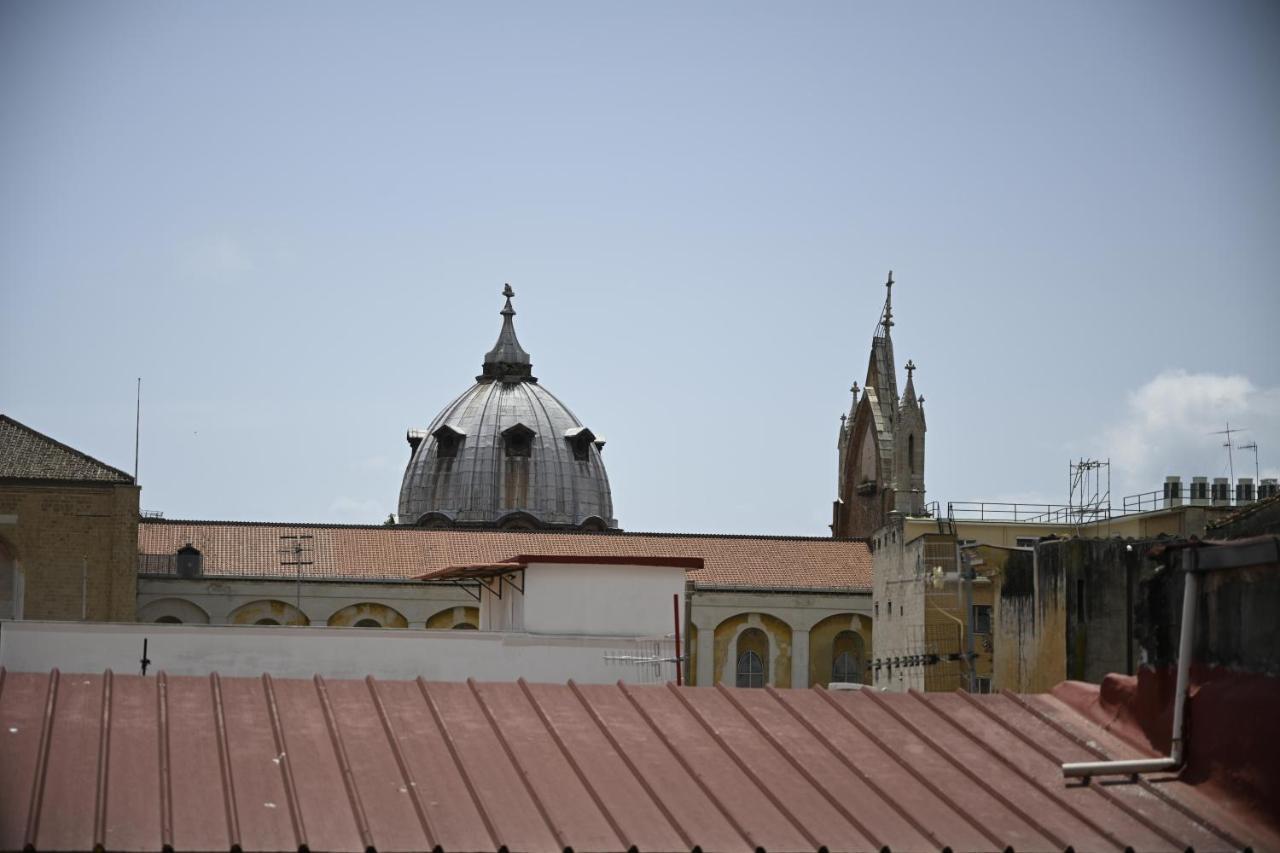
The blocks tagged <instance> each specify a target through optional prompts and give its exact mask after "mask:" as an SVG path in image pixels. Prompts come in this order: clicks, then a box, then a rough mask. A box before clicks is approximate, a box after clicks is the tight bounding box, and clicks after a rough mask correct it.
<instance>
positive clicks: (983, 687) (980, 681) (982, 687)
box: [974, 676, 991, 693]
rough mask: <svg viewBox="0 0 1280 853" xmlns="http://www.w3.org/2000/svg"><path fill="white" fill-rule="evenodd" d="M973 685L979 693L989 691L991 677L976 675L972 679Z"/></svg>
mask: <svg viewBox="0 0 1280 853" xmlns="http://www.w3.org/2000/svg"><path fill="white" fill-rule="evenodd" d="M974 687H975V689H976V690H977V692H979V693H990V692H991V679H990V678H983V677H982V676H978V677H977V678H975V679H974Z"/></svg>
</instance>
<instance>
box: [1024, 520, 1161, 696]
mask: <svg viewBox="0 0 1280 853" xmlns="http://www.w3.org/2000/svg"><path fill="white" fill-rule="evenodd" d="M1149 548H1150V543H1149V542H1131V541H1127V540H1121V539H1068V540H1065V541H1057V542H1044V543H1041V544H1040V545H1037V546H1036V563H1037V577H1038V578H1043V579H1045V581H1046V582H1049V581H1050V579H1052V580H1053V581H1056V582H1057V583H1058V584H1059V585H1060V587H1061V588H1063V589H1062V591H1063V593H1064V595H1063V596H1062V601H1063V606H1064V613H1063V616H1064V620H1063V621H1064V625H1065V628H1066V653H1067V659H1066V677H1067V678H1070V679H1073V680H1076V681H1089V682H1094V683H1098V682H1101V681H1102V679H1103V678H1104V677H1106V675H1107V674H1109V673H1112V672H1119V673H1125V674H1132V673H1133V671H1134V653H1133V639H1132V630H1131V626H1132V621H1133V619H1132V613H1133V598H1134V588H1135V585H1136V583H1137V578H1138V574H1139V571H1140V568H1141V565H1142V562H1143V555H1144V554H1145V553H1146V552H1147V550H1148V549H1149Z"/></svg>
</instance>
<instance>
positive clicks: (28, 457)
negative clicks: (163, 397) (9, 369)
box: [0, 415, 133, 483]
mask: <svg viewBox="0 0 1280 853" xmlns="http://www.w3.org/2000/svg"><path fill="white" fill-rule="evenodd" d="M6 478H12V479H21V480H62V481H65V480H79V481H88V482H99V483H132V482H133V477H131V476H129V475H128V474H126V473H125V472H123V471H121V470H120V469H119V468H112V467H111V466H110V465H107V464H106V463H104V462H99V461H98V460H97V459H94V458H93V457H92V456H89V455H88V454H86V453H81V452H80V451H79V450H76V449H75V448H74V447H68V446H67V445H65V444H63V443H62V442H60V441H55V440H54V439H52V438H50V437H49V436H47V435H45V434H44V433H42V432H37V431H36V430H33V429H32V428H31V427H29V426H27V425H25V424H21V423H18V422H17V421H15V420H14V419H13V418H11V417H9V416H8V415H0V479H6Z"/></svg>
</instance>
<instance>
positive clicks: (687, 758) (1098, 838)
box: [0, 671, 1277, 851]
mask: <svg viewBox="0 0 1280 853" xmlns="http://www.w3.org/2000/svg"><path fill="white" fill-rule="evenodd" d="M0 727H2V728H0V792H3V796H0V848H3V849H6V850H12V849H20V848H23V847H29V848H31V849H36V850H50V849H82V850H83V849H91V848H93V847H95V846H101V847H103V848H106V849H151V850H156V849H161V848H162V847H166V846H167V847H171V848H173V849H175V850H195V849H199V850H228V849H232V848H235V847H237V846H238V847H239V848H241V849H244V850H297V849H300V848H302V847H307V848H309V849H313V850H369V849H372V850H393V849H395V850H408V849H413V850H429V849H433V848H435V849H443V850H492V849H497V848H500V847H506V848H508V849H511V850H565V849H570V848H572V849H574V850H627V849H637V850H689V849H693V848H695V847H699V848H701V849H704V850H812V849H818V848H824V847H825V848H829V849H831V850H877V849H884V848H890V849H892V850H895V851H904V850H941V849H944V848H947V847H950V848H953V849H956V850H961V849H964V850H1004V849H1007V848H1012V849H1013V850H1051V849H1052V850H1063V849H1066V848H1068V847H1074V848H1075V849H1078V850H1101V849H1119V850H1123V849H1126V848H1132V849H1135V850H1144V851H1147V850H1178V851H1182V850H1186V849H1187V848H1194V849H1196V850H1202V851H1203V850H1227V849H1237V850H1238V849H1242V848H1244V847H1246V846H1253V847H1254V848H1255V849H1264V848H1268V847H1275V846H1276V843H1277V837H1276V836H1275V835H1274V834H1269V830H1267V829H1266V828H1265V827H1261V826H1258V825H1256V824H1254V825H1250V824H1248V823H1247V822H1245V821H1242V820H1241V819H1240V818H1239V816H1238V815H1236V814H1235V813H1228V812H1227V811H1226V809H1224V808H1222V807H1220V805H1219V804H1218V803H1215V802H1214V801H1213V800H1211V799H1210V798H1208V797H1206V796H1205V795H1204V793H1203V792H1202V791H1200V790H1197V789H1195V788H1194V787H1193V786H1192V785H1189V784H1186V783H1184V782H1182V781H1179V780H1177V779H1175V778H1174V777H1167V778H1165V779H1163V780H1160V781H1159V782H1158V784H1152V783H1149V782H1141V783H1133V782H1123V783H1120V784H1099V783H1096V782H1095V783H1094V784H1091V785H1081V784H1079V783H1072V784H1067V783H1065V782H1064V780H1063V779H1062V775H1061V771H1060V769H1059V764H1060V763H1061V762H1063V761H1072V760H1081V759H1090V758H1095V757H1097V756H1098V753H1100V752H1103V751H1105V752H1106V753H1107V754H1108V755H1109V756H1115V755H1118V754H1123V753H1129V752H1131V751H1132V750H1130V749H1125V748H1124V747H1123V746H1122V745H1121V744H1120V742H1119V741H1117V740H1116V739H1115V738H1114V737H1112V736H1111V735H1109V734H1108V733H1107V732H1105V731H1104V730H1102V729H1101V728H1099V727H1097V726H1095V725H1093V724H1091V723H1089V722H1088V721H1087V720H1085V718H1083V717H1082V716H1080V715H1079V714H1077V713H1076V712H1075V711H1073V710H1071V708H1070V707H1069V706H1067V705H1065V704H1064V703H1063V702H1061V701H1059V700H1057V699H1055V698H1054V697H1052V696H1029V697H1018V696H1012V695H995V696H968V695H954V694H929V695H925V694H918V693H912V694H881V693H873V692H871V691H848V692H842V691H838V692H827V691H824V690H772V689H765V690H747V689H729V688H707V687H701V688H675V687H672V686H642V687H636V686H623V685H617V686H604V685H592V686H587V685H577V684H573V683H572V682H571V683H570V684H568V685H545V684H528V683H525V682H518V683H515V684H490V683H484V684H480V683H475V682H467V683H461V684H459V683H454V684H442V683H428V682H424V681H421V680H419V681H416V682H415V681H375V680H374V679H372V678H369V679H366V680H364V681H325V680H324V679H322V678H319V677H317V678H315V679H314V680H313V681H306V680H284V679H280V680H273V679H272V678H270V677H269V676H263V677H262V678H261V679H250V678H219V677H218V676H217V675H212V676H210V677H208V678H196V677H166V676H164V675H163V674H161V675H158V676H156V677H148V678H144V677H140V676H120V675H117V676H112V675H111V674H110V673H107V674H104V675H59V674H58V673H57V672H56V671H55V672H53V673H50V674H28V673H4V672H3V671H0Z"/></svg>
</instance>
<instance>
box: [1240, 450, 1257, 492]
mask: <svg viewBox="0 0 1280 853" xmlns="http://www.w3.org/2000/svg"><path fill="white" fill-rule="evenodd" d="M1240 449H1241V450H1252V451H1253V482H1254V483H1261V482H1262V473H1261V470H1260V469H1259V468H1258V442H1256V441H1251V442H1249V443H1248V444H1242V445H1240ZM1254 488H1255V489H1256V488H1257V486H1256V485H1255V486H1254Z"/></svg>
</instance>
